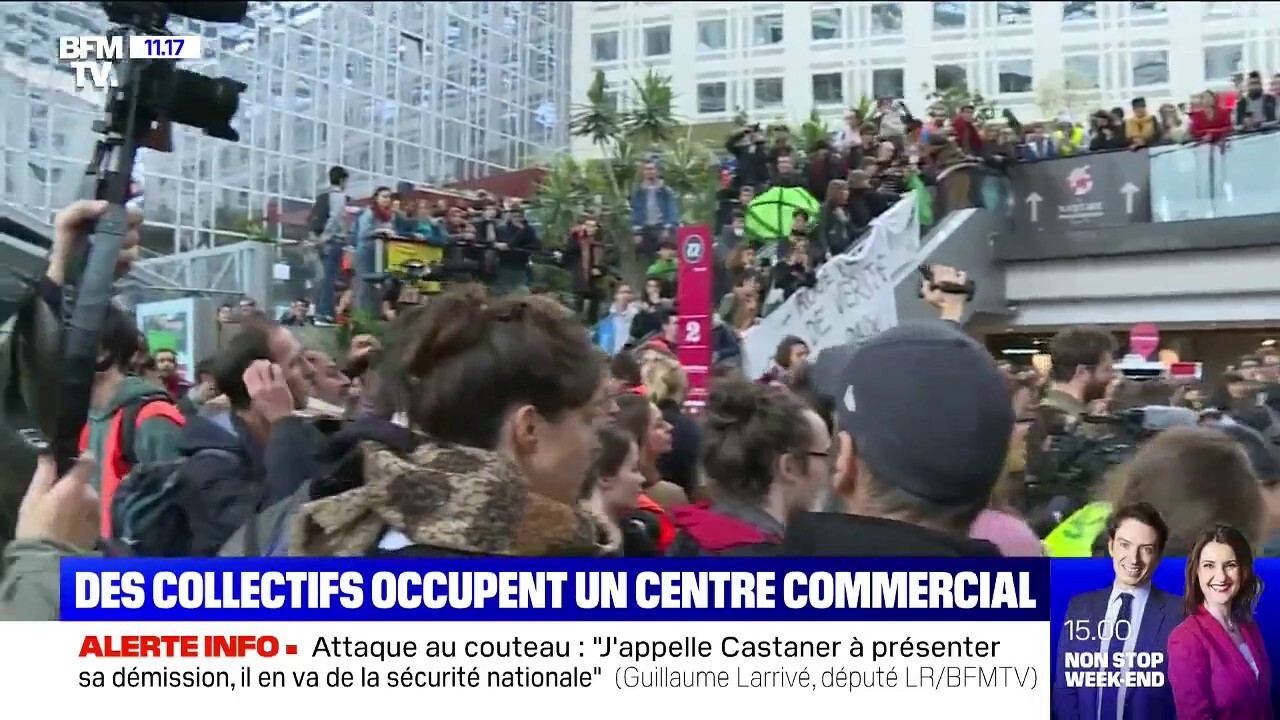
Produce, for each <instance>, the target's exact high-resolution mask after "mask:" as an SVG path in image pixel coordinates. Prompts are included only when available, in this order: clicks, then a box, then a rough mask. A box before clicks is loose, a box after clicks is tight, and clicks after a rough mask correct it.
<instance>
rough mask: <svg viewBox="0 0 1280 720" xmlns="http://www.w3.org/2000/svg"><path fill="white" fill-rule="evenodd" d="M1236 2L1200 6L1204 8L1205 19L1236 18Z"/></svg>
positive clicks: (1203, 3)
mask: <svg viewBox="0 0 1280 720" xmlns="http://www.w3.org/2000/svg"><path fill="white" fill-rule="evenodd" d="M1240 4H1241V3H1238V2H1202V3H1200V5H1202V6H1203V7H1204V16H1205V17H1207V18H1210V17H1212V18H1230V17H1236V16H1237V14H1239V13H1238V11H1237V6H1238V5H1240Z"/></svg>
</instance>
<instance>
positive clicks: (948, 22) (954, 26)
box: [933, 2, 966, 30]
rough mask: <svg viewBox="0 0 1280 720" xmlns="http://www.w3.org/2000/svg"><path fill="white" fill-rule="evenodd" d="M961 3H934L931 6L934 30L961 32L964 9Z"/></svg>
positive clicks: (963, 24) (964, 17)
mask: <svg viewBox="0 0 1280 720" xmlns="http://www.w3.org/2000/svg"><path fill="white" fill-rule="evenodd" d="M964 5H965V4H964V3H962V2H935V3H934V4H933V29H934V30H963V29H964V26H965V19H966V13H965V7H964Z"/></svg>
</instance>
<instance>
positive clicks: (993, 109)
mask: <svg viewBox="0 0 1280 720" xmlns="http://www.w3.org/2000/svg"><path fill="white" fill-rule="evenodd" d="M925 87H926V89H927V88H928V86H927V85H926V86H925ZM924 97H925V100H927V101H929V104H930V105H934V104H938V105H941V106H942V107H943V108H945V109H946V112H947V116H948V117H950V116H952V115H955V114H956V111H958V110H959V109H960V108H962V107H964V106H965V105H972V106H973V117H974V119H976V120H978V121H979V122H987V121H989V120H993V119H995V118H996V117H997V116H999V114H1000V107H999V106H998V105H996V101H995V100H992V99H989V98H986V97H983V95H982V93H980V92H977V91H970V90H969V87H968V85H966V84H965V83H962V82H957V83H954V84H951V85H949V86H948V87H947V88H946V89H944V90H942V91H941V92H938V91H930V92H929V93H928V94H927V95H925V96H924Z"/></svg>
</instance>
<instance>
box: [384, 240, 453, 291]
mask: <svg viewBox="0 0 1280 720" xmlns="http://www.w3.org/2000/svg"><path fill="white" fill-rule="evenodd" d="M386 247H387V264H386V268H387V270H388V271H396V270H399V269H400V268H401V267H403V266H404V264H405V263H406V262H412V261H417V262H420V263H422V264H424V265H435V264H437V263H440V262H442V261H443V260H444V248H438V247H434V246H432V245H427V244H426V243H420V242H404V241H402V240H388V241H387V242H386ZM418 290H419V291H421V292H424V293H438V292H440V283H438V282H419V283H418Z"/></svg>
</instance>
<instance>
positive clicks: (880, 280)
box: [742, 197, 920, 378]
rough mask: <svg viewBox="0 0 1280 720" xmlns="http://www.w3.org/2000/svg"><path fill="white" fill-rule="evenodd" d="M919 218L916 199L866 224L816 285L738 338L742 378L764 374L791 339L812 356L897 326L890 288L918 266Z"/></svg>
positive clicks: (821, 273)
mask: <svg viewBox="0 0 1280 720" xmlns="http://www.w3.org/2000/svg"><path fill="white" fill-rule="evenodd" d="M919 251H920V220H919V218H918V217H917V216H916V203H915V198H913V197H907V198H904V199H903V200H901V201H899V202H898V203H897V204H896V205H894V206H893V207H892V208H890V209H889V210H887V211H886V212H885V213H884V214H883V215H881V216H880V217H878V218H876V219H875V220H873V221H871V230H870V232H869V233H868V234H867V236H866V237H865V238H863V240H862V241H861V242H860V243H858V244H857V245H855V246H854V247H853V248H851V249H850V250H849V251H848V252H846V253H844V254H842V255H837V256H836V257H834V258H832V259H830V260H828V261H827V263H826V264H825V265H823V266H822V267H821V268H819V269H818V283H817V285H815V286H814V287H812V288H803V289H801V290H798V291H796V293H795V294H794V295H792V296H791V297H790V298H788V299H787V301H786V302H785V303H783V304H782V305H780V306H778V308H776V309H775V310H774V311H773V312H771V313H769V314H768V315H767V316H765V317H764V318H763V319H761V320H760V323H759V324H758V325H756V326H755V327H753V328H751V329H750V330H748V331H747V332H746V333H745V334H744V336H743V342H742V355H743V358H742V361H743V370H744V371H745V373H746V376H747V377H750V378H757V377H760V376H761V375H763V374H764V373H766V372H768V370H769V367H770V364H771V363H772V361H773V354H774V351H776V350H777V348H778V343H780V342H782V339H783V338H784V337H786V336H788V335H795V336H796V337H798V338H800V339H801V340H804V341H805V342H806V343H808V344H809V348H810V349H811V350H812V351H814V352H815V353H816V352H818V351H820V350H822V349H823V348H826V347H832V346H836V345H847V344H849V343H859V342H862V341H863V340H865V339H866V338H869V337H871V336H872V335H875V334H876V333H878V332H880V331H882V330H886V329H888V328H891V327H893V326H894V325H897V324H898V306H897V303H896V302H895V300H894V293H893V291H894V288H896V287H897V286H898V283H900V282H902V281H903V280H904V279H906V277H907V276H909V275H910V274H911V273H913V272H915V270H916V266H917V265H918V264H919V260H918V259H917V255H918V253H919Z"/></svg>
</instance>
